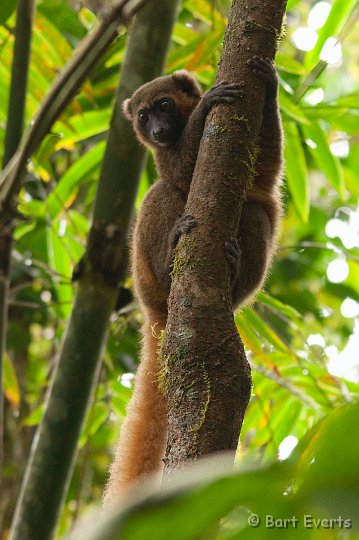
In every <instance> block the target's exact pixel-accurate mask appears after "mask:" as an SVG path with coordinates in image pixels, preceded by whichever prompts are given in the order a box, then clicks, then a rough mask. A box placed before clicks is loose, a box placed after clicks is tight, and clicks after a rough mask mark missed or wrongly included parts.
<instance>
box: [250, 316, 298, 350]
mask: <svg viewBox="0 0 359 540" xmlns="http://www.w3.org/2000/svg"><path fill="white" fill-rule="evenodd" d="M243 316H244V318H245V319H246V320H247V321H248V322H249V324H250V325H251V326H252V327H253V328H254V329H255V330H256V331H257V332H258V333H259V334H260V335H261V337H262V338H264V339H266V340H267V341H268V342H269V343H271V344H272V345H273V347H275V349H278V350H279V351H282V352H289V349H288V347H287V345H286V344H285V343H284V342H283V340H282V339H281V338H280V337H279V336H278V334H277V333H276V332H275V331H274V330H273V329H272V328H271V327H270V326H269V325H268V324H267V323H266V322H264V320H263V319H262V318H261V317H260V316H259V315H258V313H256V312H255V311H254V310H253V309H251V308H248V307H247V308H244V309H243Z"/></svg>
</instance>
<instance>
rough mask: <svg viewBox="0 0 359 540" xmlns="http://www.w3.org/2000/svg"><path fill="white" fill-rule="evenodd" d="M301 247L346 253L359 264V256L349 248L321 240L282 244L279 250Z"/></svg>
mask: <svg viewBox="0 0 359 540" xmlns="http://www.w3.org/2000/svg"><path fill="white" fill-rule="evenodd" d="M301 248H313V249H323V250H325V251H333V252H334V253H338V254H340V255H345V257H347V258H348V259H350V260H352V261H354V262H355V263H357V264H359V257H356V256H355V255H353V254H352V253H350V251H349V250H347V249H345V248H341V247H338V246H335V245H334V244H321V243H320V242H310V241H304V242H298V244H290V245H284V246H281V247H280V248H279V250H280V251H284V250H286V249H301Z"/></svg>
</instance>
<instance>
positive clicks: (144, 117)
mask: <svg viewBox="0 0 359 540" xmlns="http://www.w3.org/2000/svg"><path fill="white" fill-rule="evenodd" d="M138 119H139V121H140V122H141V124H145V123H146V122H147V120H148V115H147V113H145V111H140V112H139V113H138Z"/></svg>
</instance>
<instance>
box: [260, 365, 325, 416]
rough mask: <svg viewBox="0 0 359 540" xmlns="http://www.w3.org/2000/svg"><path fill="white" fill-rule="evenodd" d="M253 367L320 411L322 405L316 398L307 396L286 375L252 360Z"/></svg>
mask: <svg viewBox="0 0 359 540" xmlns="http://www.w3.org/2000/svg"><path fill="white" fill-rule="evenodd" d="M251 367H252V369H253V371H257V373H261V374H262V375H264V376H265V377H267V379H270V380H272V381H274V382H276V383H277V384H278V385H279V386H281V387H282V388H285V389H286V390H288V392H290V393H291V394H293V396H296V397H297V398H298V399H300V401H302V402H303V403H305V404H306V405H307V406H308V407H310V408H311V409H314V410H315V411H320V410H321V407H320V406H319V405H318V403H317V402H316V401H314V399H312V398H310V397H309V396H307V395H306V394H305V393H304V392H302V391H301V390H299V388H297V387H296V386H294V385H293V384H292V383H291V382H290V381H288V380H287V379H284V377H282V376H281V375H278V374H277V373H275V372H274V371H271V370H269V369H266V368H264V367H262V366H259V365H258V364H253V363H252V362H251Z"/></svg>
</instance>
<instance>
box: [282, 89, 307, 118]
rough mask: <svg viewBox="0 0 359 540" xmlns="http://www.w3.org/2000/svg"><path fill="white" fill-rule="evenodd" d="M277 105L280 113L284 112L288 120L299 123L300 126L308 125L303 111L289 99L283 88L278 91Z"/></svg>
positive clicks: (289, 96)
mask: <svg viewBox="0 0 359 540" xmlns="http://www.w3.org/2000/svg"><path fill="white" fill-rule="evenodd" d="M279 104H280V108H281V111H282V112H284V113H285V114H286V115H287V116H288V117H289V118H291V119H292V120H295V121H296V122H299V123H300V124H309V120H308V118H307V117H306V115H305V113H304V111H303V109H301V107H300V106H299V105H297V104H296V103H294V101H293V100H292V98H291V95H290V94H288V92H286V91H285V90H283V88H280V90H279Z"/></svg>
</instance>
